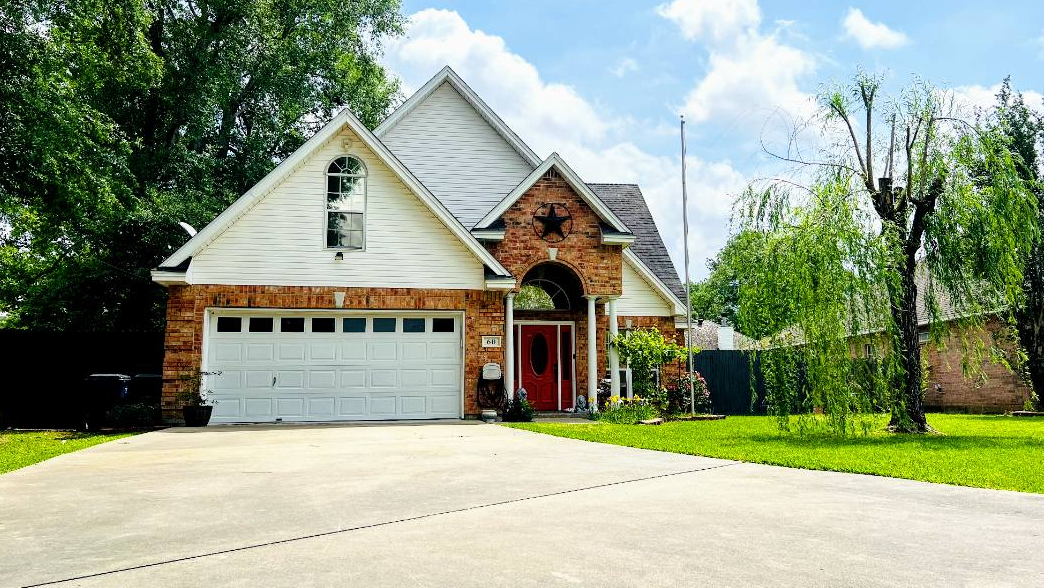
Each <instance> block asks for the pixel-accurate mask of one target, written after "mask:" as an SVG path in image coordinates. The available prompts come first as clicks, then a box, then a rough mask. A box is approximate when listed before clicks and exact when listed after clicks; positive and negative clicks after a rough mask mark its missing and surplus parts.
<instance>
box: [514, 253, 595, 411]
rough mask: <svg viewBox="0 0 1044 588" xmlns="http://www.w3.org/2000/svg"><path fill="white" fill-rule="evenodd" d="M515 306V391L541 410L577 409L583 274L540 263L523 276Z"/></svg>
mask: <svg viewBox="0 0 1044 588" xmlns="http://www.w3.org/2000/svg"><path fill="white" fill-rule="evenodd" d="M514 309H515V310H514V312H515V317H514V318H515V321H514V328H513V333H512V335H513V340H514V343H515V345H513V348H514V349H515V353H514V358H513V359H514V367H515V369H514V370H513V372H514V374H515V377H516V381H515V386H516V389H519V388H522V389H525V390H526V395H527V397H528V399H529V401H530V402H531V403H532V404H533V406H534V407H535V408H536V409H537V410H564V409H568V408H572V407H574V406H575V405H576V394H577V386H576V383H577V377H576V353H575V352H576V345H577V322H578V320H583V312H584V311H585V309H586V304H585V300H584V289H583V282H582V281H581V279H580V277H579V276H578V275H577V274H576V272H575V271H573V269H572V268H570V267H569V266H567V265H564V264H560V263H555V262H545V263H540V264H538V265H536V266H534V267H532V268H530V269H529V271H527V272H526V274H525V275H524V276H523V277H522V281H521V286H520V288H519V292H518V293H517V294H516V295H515V307H514ZM581 394H582V393H581Z"/></svg>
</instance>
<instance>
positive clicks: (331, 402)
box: [308, 398, 337, 420]
mask: <svg viewBox="0 0 1044 588" xmlns="http://www.w3.org/2000/svg"><path fill="white" fill-rule="evenodd" d="M336 404H337V402H336V400H335V399H333V398H309V399H308V416H312V417H316V418H317V420H326V419H330V418H333V417H334V416H335V413H334V406H336Z"/></svg>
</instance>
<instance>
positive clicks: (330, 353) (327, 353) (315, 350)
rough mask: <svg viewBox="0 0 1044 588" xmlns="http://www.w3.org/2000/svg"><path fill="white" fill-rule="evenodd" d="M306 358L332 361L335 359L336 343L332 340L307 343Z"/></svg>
mask: <svg viewBox="0 0 1044 588" xmlns="http://www.w3.org/2000/svg"><path fill="white" fill-rule="evenodd" d="M308 358H309V359H310V360H312V361H333V360H335V359H337V344H336V343H334V342H333V341H322V342H318V343H309V344H308Z"/></svg>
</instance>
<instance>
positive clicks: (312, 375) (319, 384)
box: [308, 370, 337, 389]
mask: <svg viewBox="0 0 1044 588" xmlns="http://www.w3.org/2000/svg"><path fill="white" fill-rule="evenodd" d="M336 387H337V372H336V371H334V370H312V371H310V372H308V388H319V389H326V388H336Z"/></svg>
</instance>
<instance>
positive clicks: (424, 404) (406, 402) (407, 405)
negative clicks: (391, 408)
mask: <svg viewBox="0 0 1044 588" xmlns="http://www.w3.org/2000/svg"><path fill="white" fill-rule="evenodd" d="M399 402H400V403H401V408H400V410H399V412H400V413H402V414H403V415H404V416H406V415H418V414H425V413H427V412H428V398H427V397H426V396H400V397H399Z"/></svg>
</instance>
